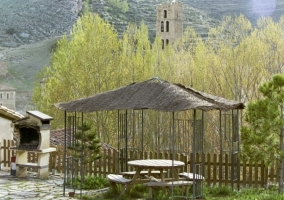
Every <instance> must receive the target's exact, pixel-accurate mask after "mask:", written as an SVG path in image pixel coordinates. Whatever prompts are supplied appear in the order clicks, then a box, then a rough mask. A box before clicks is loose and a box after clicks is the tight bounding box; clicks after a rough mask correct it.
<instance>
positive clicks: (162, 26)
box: [161, 21, 164, 32]
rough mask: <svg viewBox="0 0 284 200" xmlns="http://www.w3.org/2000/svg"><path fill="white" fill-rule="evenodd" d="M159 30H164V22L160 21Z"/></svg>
mask: <svg viewBox="0 0 284 200" xmlns="http://www.w3.org/2000/svg"><path fill="white" fill-rule="evenodd" d="M161 32H164V22H163V21H161Z"/></svg>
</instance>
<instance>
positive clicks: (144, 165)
mask: <svg viewBox="0 0 284 200" xmlns="http://www.w3.org/2000/svg"><path fill="white" fill-rule="evenodd" d="M128 165H129V166H133V167H134V168H135V170H136V172H135V174H134V176H133V178H132V184H136V182H138V183H140V181H137V179H138V178H139V176H140V173H141V171H142V170H143V169H147V170H148V176H150V175H151V171H152V170H157V171H160V178H161V182H164V181H165V178H164V177H165V176H164V171H165V170H167V169H175V173H174V176H175V177H174V178H175V179H176V180H178V173H177V171H176V169H177V168H181V167H183V166H184V162H181V161H177V160H162V159H147V160H132V161H128Z"/></svg>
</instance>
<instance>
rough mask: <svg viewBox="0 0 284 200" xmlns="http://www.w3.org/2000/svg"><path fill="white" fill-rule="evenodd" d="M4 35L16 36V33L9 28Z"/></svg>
mask: <svg viewBox="0 0 284 200" xmlns="http://www.w3.org/2000/svg"><path fill="white" fill-rule="evenodd" d="M6 33H7V34H9V35H13V34H16V33H17V31H16V30H15V29H14V28H9V29H8V30H6Z"/></svg>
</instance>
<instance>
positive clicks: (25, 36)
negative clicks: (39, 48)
mask: <svg viewBox="0 0 284 200" xmlns="http://www.w3.org/2000/svg"><path fill="white" fill-rule="evenodd" d="M20 36H21V37H22V38H29V37H30V34H28V33H21V34H20Z"/></svg>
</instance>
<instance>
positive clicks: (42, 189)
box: [0, 169, 96, 200]
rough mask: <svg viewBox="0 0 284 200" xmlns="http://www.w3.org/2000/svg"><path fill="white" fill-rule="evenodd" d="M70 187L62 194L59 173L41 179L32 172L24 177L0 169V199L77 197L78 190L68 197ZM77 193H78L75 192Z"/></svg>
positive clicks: (87, 192) (45, 199)
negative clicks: (73, 195)
mask: <svg viewBox="0 0 284 200" xmlns="http://www.w3.org/2000/svg"><path fill="white" fill-rule="evenodd" d="M72 191H73V190H72V189H69V188H66V189H65V196H64V195H63V178H62V177H61V176H60V175H52V174H51V175H49V177H48V179H45V180H41V179H38V178H37V177H36V174H34V173H28V176H27V177H25V178H18V177H15V176H12V175H10V169H1V170H0V199H1V200H2V199H3V200H8V199H9V200H10V199H11V200H18V199H19V200H21V199H29V200H30V199H33V200H48V199H56V200H65V199H79V197H80V190H78V191H76V195H77V198H76V195H75V197H69V194H68V193H69V192H72ZM77 193H78V194H77ZM89 193H96V191H82V195H83V194H89Z"/></svg>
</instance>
